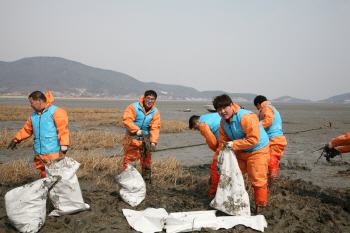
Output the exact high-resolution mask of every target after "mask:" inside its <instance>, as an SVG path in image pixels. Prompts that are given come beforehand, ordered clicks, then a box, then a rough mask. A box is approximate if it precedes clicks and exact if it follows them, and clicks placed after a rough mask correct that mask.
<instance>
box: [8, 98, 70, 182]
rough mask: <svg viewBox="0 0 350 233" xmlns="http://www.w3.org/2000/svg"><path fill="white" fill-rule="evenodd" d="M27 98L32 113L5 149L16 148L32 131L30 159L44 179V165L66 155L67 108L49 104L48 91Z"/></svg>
mask: <svg viewBox="0 0 350 233" xmlns="http://www.w3.org/2000/svg"><path fill="white" fill-rule="evenodd" d="M28 99H29V101H30V104H31V107H32V108H33V109H34V112H33V113H32V114H31V116H30V117H29V118H28V120H27V122H26V124H25V125H24V126H23V128H22V129H21V130H20V131H19V132H18V133H17V134H16V135H15V137H14V139H13V140H12V142H11V143H10V144H9V145H8V147H7V149H9V148H11V149H12V150H13V149H16V148H17V147H16V146H17V144H19V143H20V142H21V141H23V140H26V139H27V138H29V137H30V136H31V135H32V134H34V152H35V158H34V161H33V162H34V165H35V168H36V169H38V170H41V177H42V178H45V177H46V173H45V164H46V163H47V162H49V161H51V160H53V159H57V158H59V157H62V156H65V155H66V153H67V151H68V146H69V131H68V116H67V112H66V111H64V110H63V109H61V108H58V107H56V106H54V105H52V103H53V101H54V99H53V96H52V95H51V92H50V91H49V92H48V93H46V95H44V94H43V93H42V92H40V91H35V92H33V93H31V94H30V95H29V97H28Z"/></svg>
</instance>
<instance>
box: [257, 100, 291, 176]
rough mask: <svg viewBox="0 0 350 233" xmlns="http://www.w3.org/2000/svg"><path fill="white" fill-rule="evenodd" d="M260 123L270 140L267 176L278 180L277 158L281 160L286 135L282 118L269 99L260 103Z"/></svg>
mask: <svg viewBox="0 0 350 233" xmlns="http://www.w3.org/2000/svg"><path fill="white" fill-rule="evenodd" d="M258 117H259V120H260V123H261V125H262V126H263V127H264V129H265V131H266V133H267V135H268V136H269V140H270V163H269V168H268V170H269V177H268V179H269V180H271V181H277V180H278V170H279V162H278V161H279V160H281V158H282V155H283V153H284V149H285V147H286V146H287V140H286V137H285V136H284V135H283V132H282V119H281V115H280V114H279V112H278V111H277V109H276V108H275V107H274V106H272V104H271V102H270V101H264V102H262V103H261V108H260V109H259V114H258Z"/></svg>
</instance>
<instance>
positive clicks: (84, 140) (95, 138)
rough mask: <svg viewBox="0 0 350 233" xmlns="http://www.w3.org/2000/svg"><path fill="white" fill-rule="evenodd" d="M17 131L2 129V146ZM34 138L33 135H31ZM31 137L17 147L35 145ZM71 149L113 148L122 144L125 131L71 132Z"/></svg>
mask: <svg viewBox="0 0 350 233" xmlns="http://www.w3.org/2000/svg"><path fill="white" fill-rule="evenodd" d="M16 133H17V132H15V131H7V128H5V130H3V131H0V147H7V146H8V145H9V144H10V142H11V141H12V139H13V138H14V136H15V134H16ZM31 138H32V137H31ZM31 138H29V139H27V140H24V141H22V142H21V143H20V144H19V145H18V146H17V147H33V140H32V139H31ZM69 140H70V146H69V147H70V149H83V150H89V149H94V148H111V147H116V146H117V145H118V144H121V143H122V142H123V140H124V133H116V132H103V131H100V130H95V131H89V132H86V131H78V132H71V133H70V134H69Z"/></svg>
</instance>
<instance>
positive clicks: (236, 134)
mask: <svg viewBox="0 0 350 233" xmlns="http://www.w3.org/2000/svg"><path fill="white" fill-rule="evenodd" d="M247 113H253V112H251V111H248V110H245V109H239V111H238V112H237V113H236V114H234V115H233V117H232V121H231V122H230V124H227V122H226V121H225V120H224V119H222V122H223V125H224V130H225V132H226V134H227V136H228V137H229V138H230V139H231V140H232V141H233V140H237V139H244V138H246V134H245V133H244V132H243V129H242V126H241V118H242V117H243V116H244V115H245V114H247ZM259 125H260V140H259V143H258V144H257V145H255V146H253V147H251V148H248V149H245V150H243V151H245V152H248V151H256V150H259V149H261V148H264V147H265V146H267V145H268V144H269V137H268V136H267V134H266V132H265V130H264V128H263V127H262V125H261V124H260V122H259Z"/></svg>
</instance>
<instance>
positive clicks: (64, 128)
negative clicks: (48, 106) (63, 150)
mask: <svg viewBox="0 0 350 233" xmlns="http://www.w3.org/2000/svg"><path fill="white" fill-rule="evenodd" d="M53 120H54V121H55V124H56V129H57V133H58V140H59V141H60V145H61V146H69V130H68V116H67V112H66V111H64V110H63V109H62V108H57V109H56V110H55V112H54V114H53Z"/></svg>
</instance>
